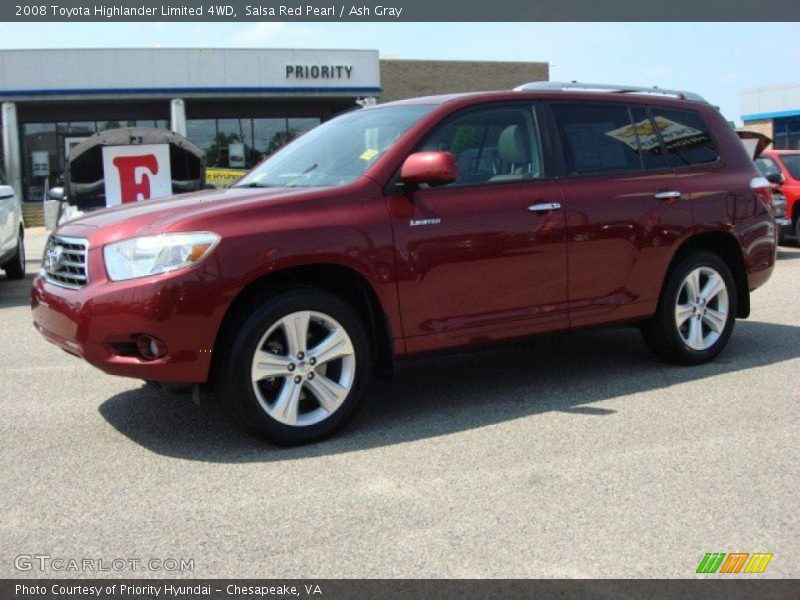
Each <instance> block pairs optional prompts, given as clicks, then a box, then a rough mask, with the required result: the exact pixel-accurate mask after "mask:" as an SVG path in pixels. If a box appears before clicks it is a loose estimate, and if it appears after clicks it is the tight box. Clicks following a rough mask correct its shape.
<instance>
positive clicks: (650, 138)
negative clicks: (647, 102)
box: [628, 106, 667, 169]
mask: <svg viewBox="0 0 800 600" xmlns="http://www.w3.org/2000/svg"><path fill="white" fill-rule="evenodd" d="M631 116H632V117H633V126H632V130H633V131H632V132H631V134H630V135H629V136H628V137H633V136H635V137H636V139H637V140H638V143H639V150H640V151H641V155H642V164H643V165H644V168H645V169H663V168H664V167H666V166H667V159H666V158H665V157H664V153H663V152H662V146H661V140H660V139H659V137H658V132H657V131H656V126H655V123H653V121H652V120H651V119H650V117H649V116H648V114H647V109H645V108H644V107H642V106H631Z"/></svg>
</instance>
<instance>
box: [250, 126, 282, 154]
mask: <svg viewBox="0 0 800 600" xmlns="http://www.w3.org/2000/svg"><path fill="white" fill-rule="evenodd" d="M286 138H287V135H286V119H253V147H254V154H255V156H254V157H253V162H254V164H255V163H258V162H261V160H263V159H264V157H266V156H269V155H270V154H272V153H273V152H275V150H277V149H278V148H280V147H281V146H283V145H284V144H285V143H286V141H287V139H286Z"/></svg>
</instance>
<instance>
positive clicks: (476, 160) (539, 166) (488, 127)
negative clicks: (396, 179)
mask: <svg viewBox="0 0 800 600" xmlns="http://www.w3.org/2000/svg"><path fill="white" fill-rule="evenodd" d="M417 151H447V152H451V153H453V155H455V157H456V163H457V164H458V179H456V181H454V182H453V183H451V184H450V185H476V184H482V183H494V182H501V181H516V180H525V179H537V178H541V177H543V176H544V169H543V161H542V151H541V144H540V141H539V132H538V128H537V127H536V121H535V119H534V113H533V109H532V107H530V106H508V107H497V106H495V107H490V108H481V109H477V110H469V111H467V112H466V113H461V114H459V115H456V116H454V117H451V118H450V119H448V120H447V121H446V122H444V123H443V124H441V125H440V126H439V127H437V128H436V129H435V130H434V131H433V133H431V134H430V136H428V138H427V139H426V140H425V141H424V142H423V143H422V144H421V146H420V147H419V148H417Z"/></svg>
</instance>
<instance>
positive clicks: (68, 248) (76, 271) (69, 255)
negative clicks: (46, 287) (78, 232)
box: [42, 235, 89, 288]
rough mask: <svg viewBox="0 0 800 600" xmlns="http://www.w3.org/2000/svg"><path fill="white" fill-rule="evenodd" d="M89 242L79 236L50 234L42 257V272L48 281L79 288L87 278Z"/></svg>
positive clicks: (84, 283)
mask: <svg viewBox="0 0 800 600" xmlns="http://www.w3.org/2000/svg"><path fill="white" fill-rule="evenodd" d="M88 251H89V243H88V242H87V241H86V240H84V239H81V238H72V237H65V236H61V235H51V236H50V239H49V240H47V246H45V249H44V257H43V258H42V272H43V273H44V278H45V279H46V280H47V281H49V282H50V283H55V284H56V285H61V286H64V287H68V288H79V287H83V286H84V285H86V283H87V281H88V280H89V270H88V265H87V256H86V255H87V253H88Z"/></svg>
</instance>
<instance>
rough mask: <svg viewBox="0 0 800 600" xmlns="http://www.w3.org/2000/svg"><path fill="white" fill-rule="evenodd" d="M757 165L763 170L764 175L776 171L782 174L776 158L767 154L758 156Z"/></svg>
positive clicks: (772, 173)
mask: <svg viewBox="0 0 800 600" xmlns="http://www.w3.org/2000/svg"><path fill="white" fill-rule="evenodd" d="M756 166H757V167H758V170H759V171H761V174H762V175H764V176H767V175H774V174H775V173H778V174H780V172H781V170H780V168H778V164H777V163H776V162H775V161H774V160H772V159H771V158H768V157H766V156H762V157H761V158H757V159H756Z"/></svg>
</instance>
